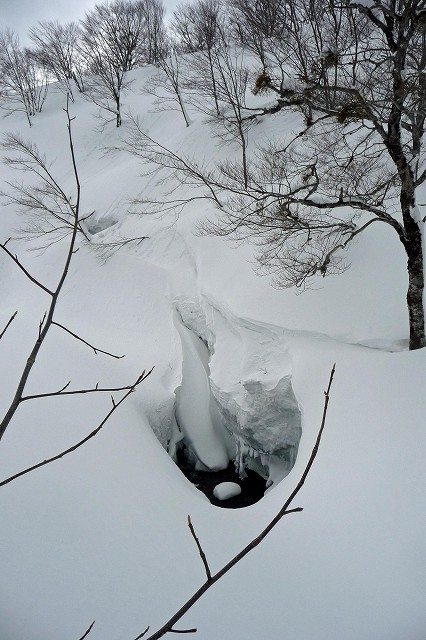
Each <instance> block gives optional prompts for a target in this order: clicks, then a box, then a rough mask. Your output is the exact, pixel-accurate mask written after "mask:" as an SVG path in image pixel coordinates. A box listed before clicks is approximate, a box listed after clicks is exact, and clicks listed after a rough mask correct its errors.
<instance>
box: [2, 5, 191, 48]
mask: <svg viewBox="0 0 426 640" xmlns="http://www.w3.org/2000/svg"><path fill="white" fill-rule="evenodd" d="M163 2H164V5H165V7H166V9H167V10H168V12H170V10H173V8H174V7H175V6H176V4H178V0H163ZM95 4H103V0H0V29H5V28H6V27H9V28H10V29H13V30H14V31H16V32H17V33H18V34H19V37H20V39H21V44H28V42H26V34H27V32H28V30H29V28H30V27H32V26H33V25H35V24H36V23H37V22H39V21H41V20H59V22H62V23H64V22H70V21H71V20H78V19H79V18H82V17H83V16H84V13H85V12H86V11H87V10H88V9H91V8H93V7H94V6H95Z"/></svg>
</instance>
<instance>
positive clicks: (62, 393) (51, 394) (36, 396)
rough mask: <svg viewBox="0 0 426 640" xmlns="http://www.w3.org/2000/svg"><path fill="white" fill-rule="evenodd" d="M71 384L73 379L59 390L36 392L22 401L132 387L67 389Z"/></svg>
mask: <svg viewBox="0 0 426 640" xmlns="http://www.w3.org/2000/svg"><path fill="white" fill-rule="evenodd" d="M70 384H71V380H70V381H69V382H67V384H65V385H64V386H63V387H62V389H59V391H50V392H47V393H34V394H33V395H30V396H22V398H21V402H25V401H26V400H39V399H43V398H53V397H55V396H76V395H84V394H85V393H111V392H113V391H127V390H128V389H131V387H132V385H124V386H123V387H100V386H99V385H96V387H92V388H90V389H74V390H72V391H65V389H67V387H69V385H70Z"/></svg>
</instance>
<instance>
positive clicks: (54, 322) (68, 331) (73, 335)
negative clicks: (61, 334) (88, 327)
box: [52, 320, 124, 360]
mask: <svg viewBox="0 0 426 640" xmlns="http://www.w3.org/2000/svg"><path fill="white" fill-rule="evenodd" d="M52 324H54V325H55V326H56V327H59V328H60V329H63V330H64V331H66V332H67V333H69V334H70V335H71V336H72V337H73V338H75V339H76V340H79V341H80V342H82V343H83V344H86V345H87V346H88V347H90V348H91V349H93V351H94V352H95V353H96V354H98V352H99V353H104V354H105V355H106V356H111V358H116V359H117V360H121V358H124V355H122V356H116V355H114V354H113V353H109V352H108V351H103V349H98V347H94V346H93V345H92V344H90V343H89V342H87V341H86V340H83V338H80V336H78V335H77V334H76V333H73V332H72V331H70V330H69V329H67V328H66V327H64V325H63V324H59V322H56V321H55V320H52Z"/></svg>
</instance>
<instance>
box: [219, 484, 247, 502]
mask: <svg viewBox="0 0 426 640" xmlns="http://www.w3.org/2000/svg"><path fill="white" fill-rule="evenodd" d="M240 493H241V487H240V485H239V484H237V483H236V482H221V483H220V484H217V485H216V486H215V488H214V489H213V495H214V497H215V498H217V499H218V500H229V498H234V496H239V495H240Z"/></svg>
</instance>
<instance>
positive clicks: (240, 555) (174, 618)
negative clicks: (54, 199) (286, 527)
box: [136, 365, 336, 640]
mask: <svg viewBox="0 0 426 640" xmlns="http://www.w3.org/2000/svg"><path fill="white" fill-rule="evenodd" d="M335 369H336V365H333V368H332V370H331V373H330V378H329V382H328V387H327V390H326V391H325V392H324V409H323V414H322V420H321V426H320V429H319V432H318V436H317V439H316V441H315V445H314V448H313V449H312V453H311V455H310V457H309V460H308V463H307V465H306V467H305V470H304V471H303V473H302V476H301V478H300V480H299V482H298V483H297V485H296V487H295V489H294V490H293V491H292V493H291V494H290V496H289V498H287V500H286V502H285V503H284V504H283V506H282V507H281V509H280V510H279V512H278V513H277V515H276V516H275V517H274V518H273V519H272V520H271V521H270V522H269V524H268V525H267V526H266V527H265V528H264V529H263V531H262V532H261V533H260V534H259V535H258V536H257V537H256V538H253V540H252V541H251V542H249V544H248V545H247V546H246V547H244V549H242V550H241V551H240V552H239V553H237V555H235V556H234V557H233V558H232V559H231V560H230V561H229V562H228V563H227V564H225V565H224V566H223V567H222V569H220V570H219V571H218V572H217V573H216V574H215V575H213V576H211V578H210V580H209V579H207V580H206V582H204V584H203V585H202V586H201V587H200V588H199V589H198V590H197V591H196V592H195V593H194V594H193V595H192V596H191V597H190V598H189V600H187V601H186V602H185V604H184V605H183V606H182V607H181V608H180V609H179V610H178V611H177V612H176V613H175V614H174V615H173V616H172V617H171V618H170V619H169V620H168V621H167V622H166V623H165V624H164V625H163V626H162V627H161V628H160V629H159V630H158V631H156V632H155V633H153V634H152V635H151V636H149V638H147V640H158V638H162V637H163V636H164V635H166V633H170V631H171V630H172V629H173V625H174V624H175V623H176V622H177V621H178V620H180V619H181V618H182V617H183V616H184V615H185V613H187V611H189V609H191V607H193V606H194V604H195V603H196V602H197V601H198V600H199V599H200V598H201V596H203V595H204V593H205V592H206V591H208V589H210V588H211V587H212V586H213V585H214V584H215V583H216V582H217V581H218V580H220V578H222V577H223V576H224V575H225V574H226V573H228V571H230V570H231V569H232V568H233V567H234V566H235V565H236V564H237V563H238V562H240V560H242V559H243V558H244V557H245V556H246V555H247V554H248V553H250V551H252V550H253V549H254V548H255V547H257V546H258V545H259V544H260V543H261V542H262V540H264V538H266V536H267V535H268V534H269V533H270V531H271V530H272V529H273V528H274V527H275V526H276V525H277V524H278V522H280V520H281V519H282V518H283V517H284V516H286V515H289V514H291V513H298V512H300V511H303V509H302V508H301V507H295V508H293V509H290V508H289V507H290V505H291V503H292V502H293V500H294V498H295V497H296V495H297V494H298V493H299V491H300V490H301V488H302V487H303V485H304V483H305V480H306V478H307V476H308V473H309V471H310V469H311V467H312V465H313V463H314V460H315V458H316V456H317V453H318V448H319V445H320V442H321V438H322V434H323V431H324V427H325V422H326V417H327V408H328V403H329V397H330V389H331V384H332V382H333V377H334V372H335ZM136 640H137V639H136Z"/></svg>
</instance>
